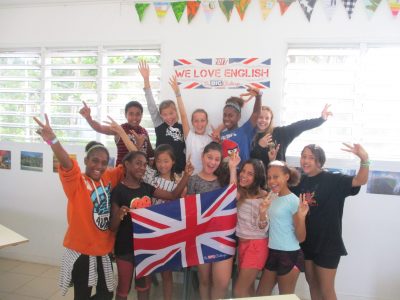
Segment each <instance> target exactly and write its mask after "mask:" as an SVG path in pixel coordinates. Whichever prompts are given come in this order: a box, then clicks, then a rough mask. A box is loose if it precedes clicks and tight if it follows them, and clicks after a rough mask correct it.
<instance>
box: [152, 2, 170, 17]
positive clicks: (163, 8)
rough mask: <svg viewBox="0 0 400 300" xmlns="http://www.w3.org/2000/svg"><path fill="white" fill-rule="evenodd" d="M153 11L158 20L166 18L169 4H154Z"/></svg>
mask: <svg viewBox="0 0 400 300" xmlns="http://www.w3.org/2000/svg"><path fill="white" fill-rule="evenodd" d="M153 5H154V9H155V10H156V14H157V17H158V18H159V19H162V18H164V17H165V16H166V14H167V12H168V9H169V3H168V2H154V3H153Z"/></svg>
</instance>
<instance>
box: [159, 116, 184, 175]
mask: <svg viewBox="0 0 400 300" xmlns="http://www.w3.org/2000/svg"><path fill="white" fill-rule="evenodd" d="M155 131H156V137H157V142H156V146H157V147H158V146H159V145H161V144H168V145H171V146H172V148H174V153H175V158H176V162H175V170H174V171H175V172H177V173H182V172H183V170H184V169H185V165H186V155H185V147H186V146H185V139H184V136H183V128H182V124H180V123H175V124H174V125H172V126H169V125H167V123H165V122H164V123H162V124H161V125H160V126H157V127H156V128H155Z"/></svg>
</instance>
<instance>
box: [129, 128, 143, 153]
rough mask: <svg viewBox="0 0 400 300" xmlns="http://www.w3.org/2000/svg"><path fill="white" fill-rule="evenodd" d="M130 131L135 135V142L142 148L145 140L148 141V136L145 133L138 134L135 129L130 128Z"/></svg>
mask: <svg viewBox="0 0 400 300" xmlns="http://www.w3.org/2000/svg"><path fill="white" fill-rule="evenodd" d="M130 133H131V134H132V135H133V137H134V138H135V144H136V146H137V147H138V149H140V148H142V146H143V144H144V142H145V141H146V139H147V137H146V135H144V134H137V133H136V131H135V130H133V129H132V130H130Z"/></svg>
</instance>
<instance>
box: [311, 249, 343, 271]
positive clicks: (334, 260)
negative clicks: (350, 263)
mask: <svg viewBox="0 0 400 300" xmlns="http://www.w3.org/2000/svg"><path fill="white" fill-rule="evenodd" d="M304 259H305V260H312V261H313V262H314V264H316V265H317V266H319V267H322V268H326V269H337V267H338V265H339V261H340V255H325V254H322V253H310V252H307V251H305V252H304Z"/></svg>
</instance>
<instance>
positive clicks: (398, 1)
mask: <svg viewBox="0 0 400 300" xmlns="http://www.w3.org/2000/svg"><path fill="white" fill-rule="evenodd" d="M388 4H389V7H390V10H391V12H392V15H393V17H396V16H397V15H398V14H399V11H400V0H388Z"/></svg>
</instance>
